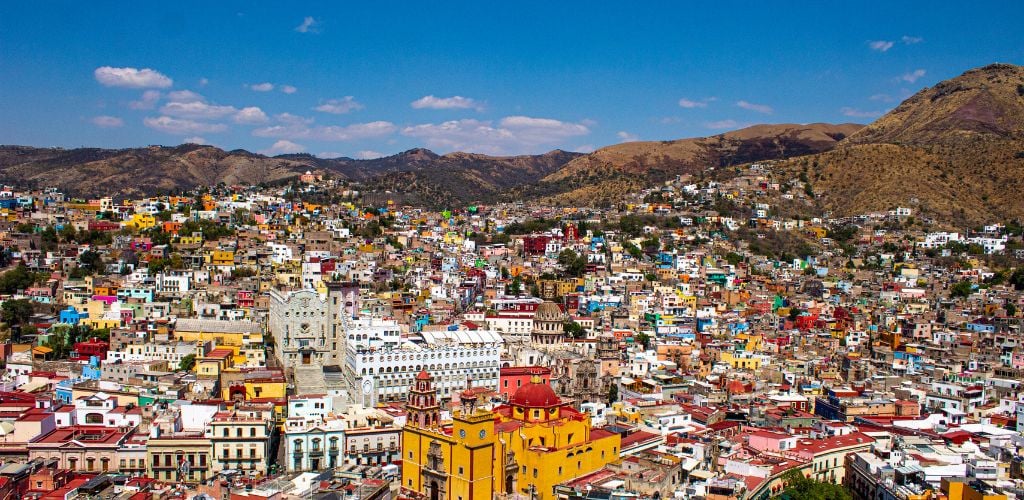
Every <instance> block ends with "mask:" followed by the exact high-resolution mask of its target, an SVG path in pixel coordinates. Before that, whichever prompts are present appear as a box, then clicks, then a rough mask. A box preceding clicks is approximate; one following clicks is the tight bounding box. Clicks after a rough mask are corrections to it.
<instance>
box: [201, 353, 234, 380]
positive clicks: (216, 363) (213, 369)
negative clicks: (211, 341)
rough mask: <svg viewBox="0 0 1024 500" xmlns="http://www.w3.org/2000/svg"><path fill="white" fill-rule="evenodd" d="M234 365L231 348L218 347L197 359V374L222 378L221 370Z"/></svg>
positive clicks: (204, 376)
mask: <svg viewBox="0 0 1024 500" xmlns="http://www.w3.org/2000/svg"><path fill="white" fill-rule="evenodd" d="M232 366H234V354H233V353H232V352H231V349H227V348H223V347H221V348H217V349H214V350H212V351H210V352H208V353H206V356H203V357H201V358H199V359H197V360H196V375H198V376H200V377H203V378H220V375H221V372H223V371H225V370H227V369H228V368H231V367H232Z"/></svg>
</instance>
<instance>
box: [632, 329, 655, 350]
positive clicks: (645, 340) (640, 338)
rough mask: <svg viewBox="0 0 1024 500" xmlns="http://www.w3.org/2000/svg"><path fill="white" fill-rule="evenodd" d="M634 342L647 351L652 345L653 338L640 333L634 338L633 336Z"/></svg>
mask: <svg viewBox="0 0 1024 500" xmlns="http://www.w3.org/2000/svg"><path fill="white" fill-rule="evenodd" d="M633 340H634V341H635V342H636V343H637V344H640V345H642V346H644V350H647V348H648V347H649V346H650V344H651V336H650V335H647V334H646V333H644V332H639V333H637V334H636V335H634V336H633Z"/></svg>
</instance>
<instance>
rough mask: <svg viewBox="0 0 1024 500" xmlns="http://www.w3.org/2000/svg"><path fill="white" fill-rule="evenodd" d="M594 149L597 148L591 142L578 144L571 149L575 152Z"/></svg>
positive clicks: (590, 151) (588, 151)
mask: <svg viewBox="0 0 1024 500" xmlns="http://www.w3.org/2000/svg"><path fill="white" fill-rule="evenodd" d="M595 149H597V148H595V147H594V145H593V144H580V145H579V146H576V147H575V148H573V149H572V150H573V151H575V152H577V153H593V152H594V150H595Z"/></svg>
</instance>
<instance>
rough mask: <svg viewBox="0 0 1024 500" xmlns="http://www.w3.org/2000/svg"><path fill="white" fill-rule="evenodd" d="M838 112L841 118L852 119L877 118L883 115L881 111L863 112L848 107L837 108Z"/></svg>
mask: <svg viewBox="0 0 1024 500" xmlns="http://www.w3.org/2000/svg"><path fill="white" fill-rule="evenodd" d="M839 112H840V113H842V114H843V116H849V117H853V118H877V117H879V116H882V115H883V114H885V113H884V112H882V111H863V110H860V109H857V108H851V107H849V106H844V107H842V108H839Z"/></svg>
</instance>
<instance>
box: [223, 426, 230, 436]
mask: <svg viewBox="0 0 1024 500" xmlns="http://www.w3.org/2000/svg"><path fill="white" fill-rule="evenodd" d="M222 434H224V437H228V435H229V434H230V432H228V428H227V427H225V428H224V432H223V433H222Z"/></svg>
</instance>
